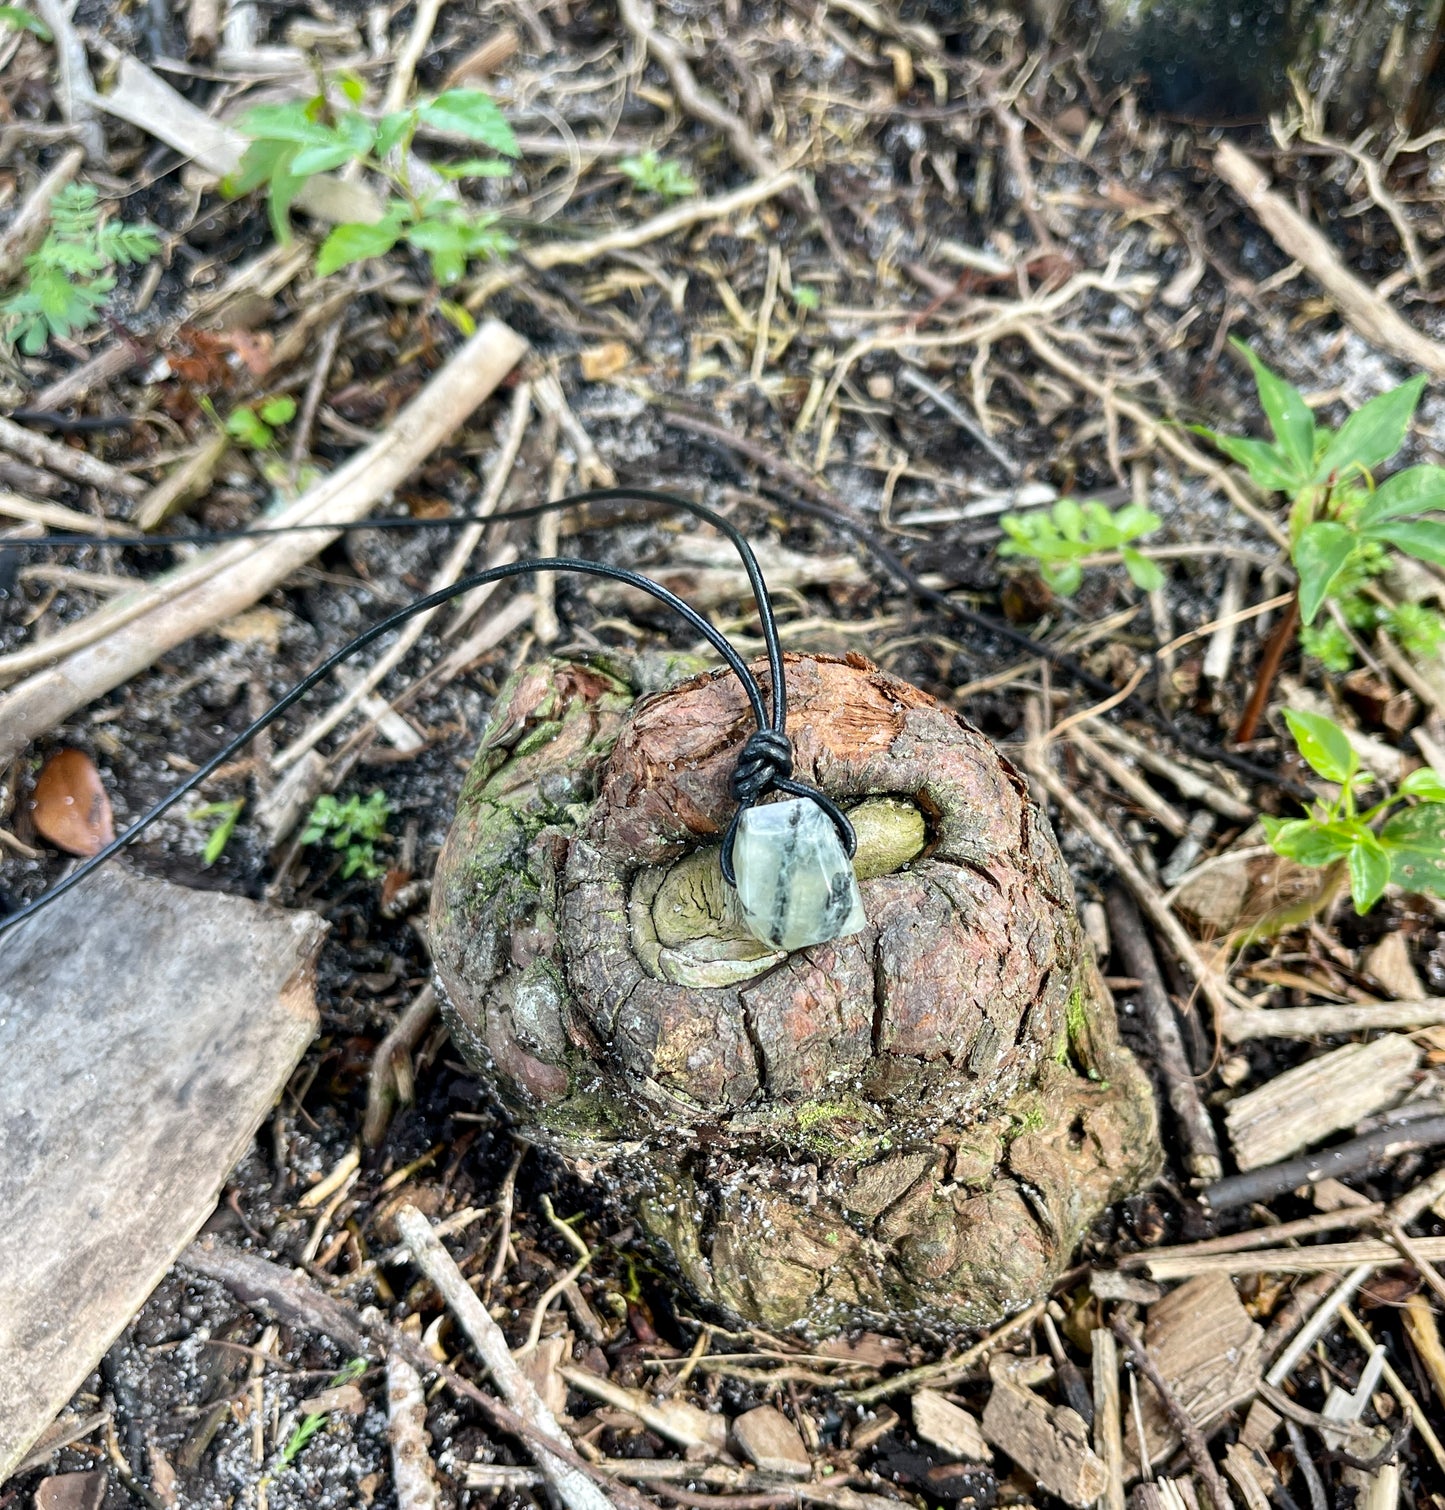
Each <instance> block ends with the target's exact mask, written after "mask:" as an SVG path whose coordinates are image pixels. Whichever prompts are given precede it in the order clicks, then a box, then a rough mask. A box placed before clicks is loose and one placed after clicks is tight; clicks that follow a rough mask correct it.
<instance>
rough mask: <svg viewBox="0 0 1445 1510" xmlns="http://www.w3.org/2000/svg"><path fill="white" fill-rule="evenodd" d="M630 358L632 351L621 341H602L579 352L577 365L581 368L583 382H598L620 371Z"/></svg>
mask: <svg viewBox="0 0 1445 1510" xmlns="http://www.w3.org/2000/svg"><path fill="white" fill-rule="evenodd" d="M631 359H632V353H631V352H629V351H628V349H627V347H626V346H625V345H624V344H623V343H622V342H621V341H604V342H603V343H602V345H600V346H589V347H588V348H587V349H586V350H585V351H583V352H581V353H579V355H578V357H577V365H578V366H579V367H580V368H581V370H582V381H583V382H584V383H600V382H602V381H603V379H605V378H610V377H614V376H615V375H616V374H617V373H619V372H621V371H622V369H623V368H624V367H625V366H627V364H628V362H629V361H630V360H631Z"/></svg>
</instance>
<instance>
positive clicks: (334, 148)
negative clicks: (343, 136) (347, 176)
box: [291, 142, 358, 178]
mask: <svg viewBox="0 0 1445 1510" xmlns="http://www.w3.org/2000/svg"><path fill="white" fill-rule="evenodd" d="M357 155H358V154H357V153H356V152H355V151H353V150H352V147H351V144H350V143H349V142H328V143H325V144H323V145H319V146H314V147H302V149H301V150H300V151H299V152H298V153H297V154H296V156H295V157H293V158H292V159H291V171H292V172H293V173H294V174H295V175H296V176H297V177H298V178H310V177H311V176H312V175H313V174H316V173H329V172H330V171H331V170H332V169H333V168H339V167H340V166H341V165H342V163H349V162H350V161H351V159H352V158H353V157H356V156H357Z"/></svg>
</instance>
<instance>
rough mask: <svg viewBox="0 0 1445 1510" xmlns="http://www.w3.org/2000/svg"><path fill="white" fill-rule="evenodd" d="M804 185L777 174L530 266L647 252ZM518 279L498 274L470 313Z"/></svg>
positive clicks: (538, 253)
mask: <svg viewBox="0 0 1445 1510" xmlns="http://www.w3.org/2000/svg"><path fill="white" fill-rule="evenodd" d="M800 182H801V180H800V179H799V177H798V175H797V173H795V172H794V171H793V170H792V169H791V168H789V169H786V170H785V171H783V172H781V173H771V174H770V175H769V176H768V177H766V178H758V179H755V180H754V181H753V182H752V183H750V184H744V185H743V186H742V188H740V189H734V190H732V191H731V192H730V193H728V194H719V195H717V196H716V198H713V199H686V200H683V201H682V203H681V204H677V205H674V206H673V207H672V208H671V209H670V210H664V211H663V212H662V214H660V215H654V216H653V217H652V219H651V220H644V221H642V222H640V223H639V224H638V225H633V226H622V227H619V228H618V229H617V230H615V231H607V232H605V233H604V234H603V235H601V236H594V237H593V238H592V239H591V240H589V241H563V240H560V239H559V240H557V241H547V242H543V244H542V245H541V246H534V247H528V248H527V263H528V265H529V266H531V267H540V268H549V267H583V266H585V265H586V264H587V263H589V262H595V261H597V259H598V258H599V257H606V256H610V255H611V254H612V253H613V252H632V251H636V250H637V248H638V247H642V246H646V245H647V244H648V242H650V241H659V240H661V239H662V237H664V236H675V235H676V234H677V233H678V232H679V231H686V230H689V229H691V228H692V227H693V226H695V225H699V224H701V223H702V222H703V221H705V220H726V219H727V218H728V217H729V216H731V215H736V214H739V213H740V212H741V211H743V210H750V209H752V208H753V207H754V206H755V205H760V204H763V203H764V202H765V201H767V200H769V199H775V198H776V197H777V196H778V195H780V194H786V193H787V192H788V190H790V189H796V188H797V187H798V186H799V184H800ZM516 277H517V273H516V272H515V271H512V270H503V271H501V272H498V273H494V274H493V275H492V276H491V277H489V278H484V279H483V280H482V281H481V282H480V283H478V285H477V286H476V287H475V288H474V289H473V290H472V291H471V292H470V293H469V294H468V295H467V298H466V306H467V308H468V309H470V310H477V309H480V308H481V307H482V305H484V304H485V303H486V302H487V300H488V299H490V298H491V297H492V295H493V294H495V293H498V292H500V290H502V289H504V288H506V287H507V286H508V285H509V284H511V283H512V282H514V281H515V279H516Z"/></svg>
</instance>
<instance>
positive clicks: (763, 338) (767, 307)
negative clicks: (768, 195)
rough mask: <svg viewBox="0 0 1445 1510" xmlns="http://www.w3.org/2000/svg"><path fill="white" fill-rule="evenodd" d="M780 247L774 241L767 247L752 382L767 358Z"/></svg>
mask: <svg viewBox="0 0 1445 1510" xmlns="http://www.w3.org/2000/svg"><path fill="white" fill-rule="evenodd" d="M782 266H783V253H782V249H781V248H780V247H779V246H778V244H777V242H774V243H773V244H772V245H771V246H770V247H769V248H768V272H767V277H766V278H765V279H764V281H763V298H762V302H761V303H760V304H759V305H758V318H757V327H756V328H757V338H756V340H755V341H754V342H753V363H752V368H751V371H750V373H749V376H750V377H751V378H752V380H753V382H755V383H760V382H762V380H763V366H764V364H765V363H766V362H767V360H768V328H769V326H770V325H771V324H772V319H773V305H774V303H775V302H776V300H777V297H778V275H779V273H780V272H781V271H782Z"/></svg>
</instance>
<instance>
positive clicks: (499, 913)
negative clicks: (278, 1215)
mask: <svg viewBox="0 0 1445 1510" xmlns="http://www.w3.org/2000/svg"><path fill="white" fill-rule="evenodd" d="M681 669H682V668H680V667H679V665H678V664H677V663H676V662H674V663H671V664H670V665H664V666H662V667H657V666H653V667H648V666H637V665H631V664H629V665H627V666H604V665H602V664H600V663H599V664H590V665H583V664H580V663H577V662H568V661H553V662H550V663H548V664H546V665H542V666H536V667H532V668H530V669H529V670H527V671H525V672H523V673H522V674H521V675H519V676H518V677H517V678H516V679H514V681H513V682H512V683H511V684H510V685H509V686H508V688H507V689H506V690H505V691H504V693H503V695H502V697H501V698H500V699H499V700H498V704H497V708H496V710H495V713H494V716H493V721H492V723H491V725H490V727H489V728H488V730H487V732H486V734H485V736H484V738H483V741H482V746H481V750H480V752H479V754H478V756H477V760H476V763H475V765H474V767H473V769H472V771H471V774H470V775H469V777H468V780H467V782H466V785H465V787H464V790H463V793H462V797H461V800H460V803H459V807H458V813H457V818H456V822H455V824H454V826H453V829H452V832H451V834H450V836H449V838H448V841H447V844H446V847H445V849H444V851H443V853H442V856H441V860H440V862H439V865H438V870H437V878H436V885H435V889H434V897H433V911H432V922H433V947H434V952H435V956H436V960H437V967H438V973H439V976H440V979H441V982H442V986H443V990H444V993H445V994H444V1011H445V1013H446V1015H447V1018H448V1021H449V1023H450V1026H451V1029H452V1033H453V1037H454V1039H455V1041H456V1043H457V1045H458V1047H459V1048H460V1049H461V1051H462V1053H463V1054H464V1055H465V1056H466V1058H467V1059H468V1060H469V1062H471V1063H472V1064H473V1065H474V1066H475V1067H476V1068H477V1069H478V1070H479V1072H481V1073H482V1074H483V1075H484V1076H485V1077H486V1078H487V1079H488V1080H489V1081H490V1083H491V1084H492V1085H493V1086H495V1088H496V1090H497V1092H498V1093H499V1095H500V1096H501V1098H502V1099H503V1101H504V1102H505V1103H506V1105H507V1106H508V1108H509V1109H510V1110H511V1112H512V1114H513V1115H514V1116H515V1117H516V1119H517V1120H518V1122H519V1124H520V1125H521V1126H522V1128H523V1129H524V1130H525V1131H526V1133H527V1134H528V1136H530V1137H532V1138H533V1139H535V1140H536V1141H537V1142H538V1143H540V1144H543V1145H545V1146H547V1147H550V1148H552V1149H554V1150H556V1151H557V1152H558V1153H560V1154H562V1155H564V1156H566V1157H569V1158H571V1159H573V1160H574V1161H582V1160H585V1161H587V1162H588V1163H590V1164H597V1163H601V1162H604V1161H605V1162H606V1164H607V1166H608V1174H607V1178H608V1183H609V1187H610V1188H611V1189H612V1190H614V1191H615V1192H616V1194H617V1197H618V1199H619V1200H620V1201H621V1202H623V1203H625V1204H627V1205H628V1206H630V1207H631V1209H632V1210H633V1211H635V1213H636V1214H637V1215H638V1216H639V1217H640V1218H641V1220H642V1222H643V1223H644V1225H645V1226H646V1227H647V1229H648V1230H649V1231H650V1232H651V1233H652V1234H653V1235H654V1237H656V1238H657V1239H658V1240H660V1241H661V1242H662V1243H663V1244H665V1246H666V1247H667V1248H668V1249H669V1250H670V1252H671V1254H672V1256H673V1258H674V1260H675V1262H676V1264H677V1265H678V1267H679V1268H680V1269H681V1271H682V1273H683V1275H684V1276H685V1278H686V1279H687V1281H688V1282H689V1283H690V1284H691V1285H692V1287H693V1288H694V1289H695V1290H696V1291H697V1293H698V1294H699V1295H700V1296H701V1297H703V1298H704V1299H706V1300H708V1301H711V1302H713V1303H714V1304H716V1305H719V1306H721V1307H723V1308H724V1309H725V1310H727V1311H728V1312H729V1313H730V1314H731V1315H733V1316H734V1317H737V1318H740V1319H744V1320H747V1321H750V1322H755V1323H760V1324H763V1325H766V1326H771V1327H781V1326H789V1325H799V1326H802V1327H804V1328H805V1329H808V1330H811V1331H815V1332H821V1331H827V1330H830V1329H834V1328H838V1327H842V1326H847V1325H851V1324H855V1323H858V1322H861V1321H868V1320H873V1321H878V1320H883V1319H886V1320H888V1321H889V1322H891V1323H892V1324H893V1325H895V1326H898V1325H903V1326H908V1325H914V1326H917V1327H924V1326H934V1325H952V1326H957V1325H975V1324H983V1323H986V1322H988V1321H991V1320H994V1319H996V1318H998V1317H999V1316H1001V1315H1003V1314H1005V1313H1007V1312H1008V1311H1010V1310H1013V1309H1015V1308H1016V1307H1018V1306H1021V1305H1024V1304H1026V1303H1027V1302H1028V1301H1030V1300H1031V1299H1033V1298H1034V1297H1035V1296H1036V1295H1038V1294H1039V1293H1041V1292H1042V1291H1043V1290H1044V1289H1045V1288H1046V1287H1047V1286H1048V1284H1049V1283H1050V1281H1051V1280H1052V1279H1053V1278H1054V1277H1055V1276H1056V1275H1057V1274H1058V1273H1059V1272H1061V1270H1062V1269H1063V1267H1064V1266H1065V1265H1066V1264H1067V1262H1068V1261H1069V1258H1070V1255H1071V1253H1072V1250H1073V1249H1074V1247H1075V1246H1076V1244H1077V1242H1078V1240H1079V1238H1080V1236H1081V1235H1082V1233H1083V1231H1084V1229H1085V1228H1086V1227H1087V1225H1088V1224H1089V1222H1091V1221H1092V1220H1093V1218H1094V1217H1095V1216H1096V1215H1097V1214H1098V1213H1099V1211H1100V1210H1101V1209H1102V1208H1103V1207H1104V1206H1105V1205H1106V1204H1108V1203H1109V1202H1110V1201H1112V1200H1115V1199H1117V1198H1118V1197H1120V1196H1121V1195H1123V1194H1125V1193H1127V1192H1129V1191H1131V1190H1134V1189H1136V1188H1137V1187H1138V1186H1139V1185H1140V1184H1141V1183H1144V1182H1146V1181H1147V1180H1148V1179H1149V1178H1150V1177H1151V1176H1152V1175H1153V1173H1154V1172H1155V1171H1156V1169H1157V1167H1158V1160H1159V1155H1158V1140H1157V1130H1156V1126H1155V1117H1154V1108H1153V1103H1152V1100H1151V1097H1150V1093H1149V1089H1148V1085H1147V1083H1146V1081H1145V1079H1144V1077H1143V1075H1142V1074H1141V1072H1140V1071H1139V1069H1138V1067H1137V1066H1136V1065H1135V1063H1134V1061H1133V1059H1132V1058H1131V1057H1130V1055H1129V1054H1128V1053H1127V1052H1126V1051H1124V1050H1123V1049H1121V1048H1120V1047H1119V1045H1118V1042H1117V1038H1116V1032H1115V1022H1114V1013H1113V1006H1112V1003H1111V1002H1110V1000H1109V998H1108V993H1107V991H1106V989H1105V988H1104V986H1103V983H1102V981H1101V980H1100V979H1099V977H1098V974H1097V972H1096V970H1095V969H1094V967H1093V965H1092V961H1091V959H1090V957H1089V955H1088V953H1087V951H1086V948H1085V946H1084V943H1083V939H1082V935H1081V932H1080V929H1079V926H1078V923H1077V921H1076V919H1075V915H1074V906H1073V891H1072V885H1071V883H1070V880H1069V876H1068V873H1067V871H1066V869H1065V868H1064V865H1063V862H1062V860H1061V858H1060V856H1059V852H1058V849H1057V846H1056V844H1055V842H1054V839H1053V836H1052V834H1051V832H1050V830H1049V827H1048V824H1047V821H1046V820H1045V818H1044V817H1043V815H1042V814H1041V813H1040V812H1039V810H1038V809H1037V807H1035V805H1034V804H1033V803H1032V802H1031V801H1030V800H1029V797H1028V793H1027V789H1026V786H1025V783H1024V781H1023V779H1022V777H1020V776H1019V774H1018V773H1017V772H1016V771H1015V770H1014V769H1013V768H1012V767H1011V766H1010V765H1009V764H1008V763H1007V762H1006V761H1005V760H1003V759H1002V758H1001V757H1000V755H999V754H998V752H997V751H996V750H995V749H994V748H993V747H992V745H990V744H989V742H988V741H987V740H986V739H984V738H983V736H982V735H980V734H979V733H977V732H976V731H975V730H973V729H971V728H970V727H969V726H968V725H966V724H965V723H963V722H962V721H961V720H960V719H959V718H958V717H957V716H956V715H954V714H953V713H951V712H950V711H949V710H948V709H946V708H944V707H942V706H941V705H940V704H938V703H937V702H936V701H934V700H933V699H932V698H930V697H928V696H927V695H926V694H925V693H923V692H920V691H919V690H918V689H917V688H915V687H911V686H909V685H908V684H907V683H904V682H901V681H899V680H897V679H896V678H894V677H891V676H888V675H886V674H885V673H883V672H881V671H879V670H878V669H877V668H875V667H873V666H871V665H869V664H868V663H867V662H866V661H864V660H862V659H861V658H860V657H849V658H848V659H846V660H834V659H828V658H823V657H789V659H788V702H789V729H790V732H791V734H792V736H793V739H794V742H795V746H796V765H795V769H796V774H797V775H798V776H799V777H800V778H801V779H803V780H806V781H810V782H814V783H816V784H817V785H818V786H820V787H821V788H822V789H823V790H825V791H826V792H828V793H829V795H830V796H832V797H833V798H834V799H835V800H836V801H838V802H839V803H840V804H842V805H843V806H844V807H845V808H848V809H850V811H851V815H852V817H853V820H854V823H855V825H856V827H857V829H858V833H859V841H860V842H859V853H858V857H857V861H856V869H857V871H858V875H859V880H860V883H861V887H862V893H863V899H864V905H865V908H866V910H867V913H868V918H869V924H868V927H867V928H866V929H865V930H864V931H863V932H862V933H860V934H857V935H855V936H853V937H851V938H846V939H839V940H836V941H834V942H832V943H829V944H824V945H819V946H816V947H814V948H811V949H805V950H800V951H797V952H795V953H793V954H781V953H778V952H775V951H771V950H769V949H767V948H766V947H765V946H763V945H760V944H758V943H756V942H755V941H753V940H751V939H750V938H749V937H748V936H747V935H746V934H745V933H744V932H743V930H742V929H741V927H740V926H739V924H738V923H737V921H736V919H735V917H734V914H733V908H732V906H731V898H730V894H729V892H728V889H727V888H726V886H725V885H724V883H723V881H722V878H721V874H720V871H719V868H718V841H719V838H720V835H721V833H722V830H723V828H724V827H725V826H726V823H727V820H728V818H729V816H730V814H731V810H732V803H731V800H730V798H729V797H728V794H727V778H728V775H729V772H730V770H731V767H732V763H733V761H734V759H735V758H736V752H737V750H738V749H739V748H740V746H741V744H742V742H743V740H744V739H745V738H746V736H747V734H748V733H749V732H750V731H751V720H750V716H749V713H748V710H747V704H746V702H745V700H744V697H743V694H742V691H741V689H740V688H739V686H738V685H737V682H736V681H735V679H733V678H732V677H731V676H730V675H726V674H724V673H721V672H714V673H706V674H702V675H694V676H692V677H691V678H690V679H689V680H686V681H683V682H682V683H681V685H678V686H674V687H671V688H670V689H669V690H666V691H663V692H654V693H650V694H649V692H648V688H649V685H650V684H651V683H653V682H657V681H666V680H668V679H670V677H675V676H676V675H677V674H678V672H679V671H680V670H681ZM765 685H766V683H765Z"/></svg>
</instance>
